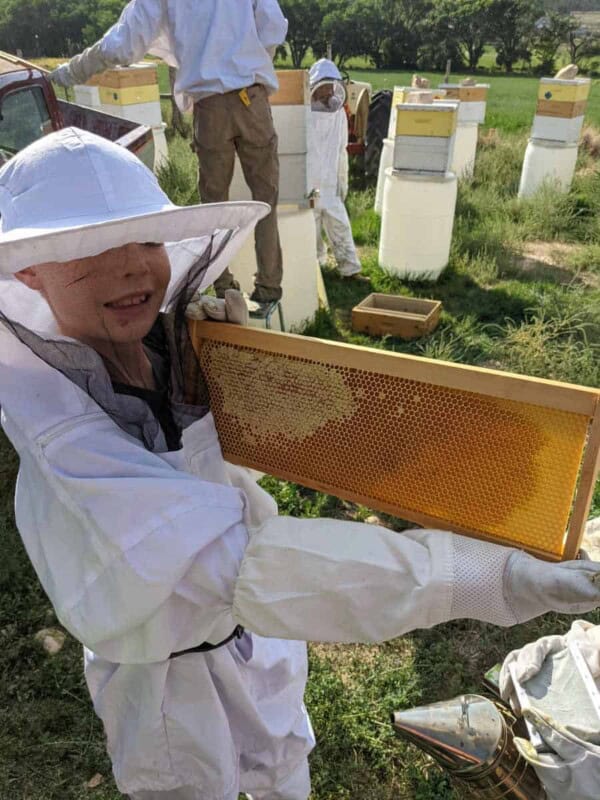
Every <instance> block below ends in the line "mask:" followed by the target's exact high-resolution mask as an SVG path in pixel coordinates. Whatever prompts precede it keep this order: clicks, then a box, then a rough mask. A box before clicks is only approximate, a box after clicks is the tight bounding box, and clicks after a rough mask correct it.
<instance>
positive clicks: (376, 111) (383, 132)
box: [365, 89, 392, 181]
mask: <svg viewBox="0 0 600 800" xmlns="http://www.w3.org/2000/svg"><path fill="white" fill-rule="evenodd" d="M391 113H392V92H391V91H390V90H389V89H382V90H381V91H379V92H376V93H375V94H374V95H373V99H372V100H371V104H370V106H369V121H368V123H367V138H366V141H365V176H366V178H367V180H370V181H373V180H375V181H376V180H377V173H378V172H379V160H380V158H381V151H382V150H383V140H384V139H387V135H388V127H389V124H390V114H391Z"/></svg>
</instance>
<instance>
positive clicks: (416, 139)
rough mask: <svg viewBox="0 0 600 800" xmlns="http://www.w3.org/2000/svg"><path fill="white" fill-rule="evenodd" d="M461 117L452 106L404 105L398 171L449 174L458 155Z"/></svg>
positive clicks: (398, 136)
mask: <svg viewBox="0 0 600 800" xmlns="http://www.w3.org/2000/svg"><path fill="white" fill-rule="evenodd" d="M457 114H458V109H457V108H456V105H454V104H452V103H445V102H439V103H436V104H435V105H433V104H429V103H401V104H400V105H399V106H398V107H397V117H396V135H395V139H394V161H393V166H394V169H395V170H410V171H411V172H415V171H416V172H434V173H441V174H444V173H445V172H447V171H448V170H449V169H450V163H451V161H452V155H453V151H454V140H455V136H456V123H457Z"/></svg>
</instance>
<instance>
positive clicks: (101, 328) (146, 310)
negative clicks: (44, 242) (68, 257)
mask: <svg viewBox="0 0 600 800" xmlns="http://www.w3.org/2000/svg"><path fill="white" fill-rule="evenodd" d="M170 276H171V266H170V263H169V258H168V256H167V253H166V250H165V248H164V246H163V245H154V244H128V245H125V246H124V247H115V248H114V249H112V250H107V251H106V252H104V253H101V254H100V255H98V256H92V257H91V258H82V259H78V260H76V261H69V262H67V263H57V262H49V263H45V264H38V265H37V266H35V267H29V268H28V269H25V270H23V271H22V272H20V273H18V274H17V276H16V277H17V278H18V279H19V280H20V281H22V282H23V283H24V284H26V285H27V286H29V288H31V289H35V290H36V291H38V292H40V293H41V294H42V295H43V296H44V298H45V299H46V301H47V302H48V305H49V306H50V308H51V309H52V313H53V314H54V317H55V319H56V321H57V323H58V326H59V330H60V332H61V333H63V334H64V335H65V336H70V337H72V338H73V339H79V340H80V341H82V342H85V343H87V344H90V345H92V346H94V345H95V344H97V345H102V344H104V343H106V342H110V343H111V344H113V345H114V344H131V343H134V342H138V341H141V340H142V339H143V338H144V336H146V334H147V333H148V332H149V331H150V328H151V327H152V325H153V324H154V322H155V320H156V318H157V316H158V313H159V311H160V307H161V305H162V302H163V299H164V296H165V292H166V290H167V286H168V284H169V279H170Z"/></svg>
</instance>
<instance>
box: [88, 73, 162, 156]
mask: <svg viewBox="0 0 600 800" xmlns="http://www.w3.org/2000/svg"><path fill="white" fill-rule="evenodd" d="M75 99H76V101H77V102H78V103H81V104H82V105H88V106H91V107H92V108H97V109H98V110H99V111H103V112H105V113H106V114H111V115H112V116H113V117H120V118H121V119H127V120H131V121H132V122H137V123H138V124H139V125H147V126H148V127H149V128H152V133H153V134H154V148H155V161H154V166H155V168H157V167H158V166H160V164H161V163H162V162H163V161H164V160H166V158H168V148H167V142H166V139H165V128H166V125H165V124H164V123H163V120H162V111H161V106H160V93H159V88H158V70H157V67H156V64H151V63H141V64H133V65H131V66H129V67H115V68H114V69H108V70H106V72H102V73H100V74H99V75H96V76H94V77H93V78H92V79H91V80H90V81H88V83H87V84H86V85H85V86H76V87H75Z"/></svg>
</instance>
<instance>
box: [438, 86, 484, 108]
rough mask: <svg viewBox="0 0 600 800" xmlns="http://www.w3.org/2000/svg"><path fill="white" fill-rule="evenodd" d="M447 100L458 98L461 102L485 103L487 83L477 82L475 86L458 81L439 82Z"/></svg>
mask: <svg viewBox="0 0 600 800" xmlns="http://www.w3.org/2000/svg"><path fill="white" fill-rule="evenodd" d="M439 88H440V89H444V91H445V92H446V97H447V98H448V100H460V101H461V103H485V102H486V100H487V96H488V91H489V88H490V87H489V84H487V83H479V84H477V85H476V86H463V85H462V84H460V83H441V84H440V86H439Z"/></svg>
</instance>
